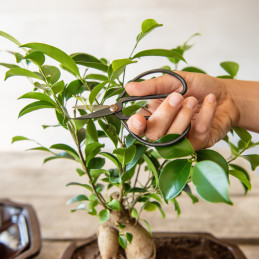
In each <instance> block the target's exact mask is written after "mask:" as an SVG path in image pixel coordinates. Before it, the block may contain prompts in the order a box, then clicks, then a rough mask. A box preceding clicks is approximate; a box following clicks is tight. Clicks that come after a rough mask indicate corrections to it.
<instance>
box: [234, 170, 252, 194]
mask: <svg viewBox="0 0 259 259" xmlns="http://www.w3.org/2000/svg"><path fill="white" fill-rule="evenodd" d="M229 174H231V175H233V176H234V177H236V178H237V179H239V180H240V181H241V182H242V183H243V184H244V185H245V186H246V187H247V188H248V189H249V190H251V183H250V182H249V180H248V179H247V177H246V175H245V174H244V173H243V172H242V171H238V170H230V171H229Z"/></svg>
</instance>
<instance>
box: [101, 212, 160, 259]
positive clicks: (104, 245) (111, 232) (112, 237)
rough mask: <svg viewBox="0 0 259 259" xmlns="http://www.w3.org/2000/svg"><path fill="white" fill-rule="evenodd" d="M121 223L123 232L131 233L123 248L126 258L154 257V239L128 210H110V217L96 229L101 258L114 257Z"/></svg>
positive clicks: (108, 258)
mask: <svg viewBox="0 0 259 259" xmlns="http://www.w3.org/2000/svg"><path fill="white" fill-rule="evenodd" d="M118 223H120V224H123V225H124V226H125V228H123V229H122V230H123V232H124V233H127V232H128V233H131V234H132V235H133V239H132V241H131V244H130V243H129V242H128V244H127V248H126V249H125V252H126V256H127V259H135V258H138V259H154V258H155V256H156V249H155V244H154V241H153V240H152V238H151V236H150V234H149V233H148V232H147V230H146V229H145V228H143V227H142V226H141V225H140V224H139V222H137V221H136V220H135V219H134V218H132V217H131V216H130V215H129V211H127V210H125V209H123V210H121V211H112V212H111V214H110V219H109V220H108V221H107V222H105V223H104V224H102V225H101V226H100V227H99V230H98V245H99V250H100V253H101V256H102V259H115V258H117V253H118V249H119V241H118V239H119V227H118Z"/></svg>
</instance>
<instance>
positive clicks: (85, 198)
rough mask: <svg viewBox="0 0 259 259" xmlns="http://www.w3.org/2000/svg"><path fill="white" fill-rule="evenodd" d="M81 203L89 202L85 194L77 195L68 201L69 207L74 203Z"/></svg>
mask: <svg viewBox="0 0 259 259" xmlns="http://www.w3.org/2000/svg"><path fill="white" fill-rule="evenodd" d="M80 201H88V197H87V196H86V195H84V194H80V195H77V196H75V197H73V198H71V199H70V200H68V201H67V205H69V204H71V203H74V202H80Z"/></svg>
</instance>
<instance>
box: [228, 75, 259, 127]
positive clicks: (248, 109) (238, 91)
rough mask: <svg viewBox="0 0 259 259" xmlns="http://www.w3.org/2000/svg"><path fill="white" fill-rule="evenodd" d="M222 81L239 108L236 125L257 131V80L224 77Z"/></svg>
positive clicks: (258, 99)
mask: <svg viewBox="0 0 259 259" xmlns="http://www.w3.org/2000/svg"><path fill="white" fill-rule="evenodd" d="M224 83H225V85H226V88H227V91H228V93H229V95H230V96H231V98H232V100H233V102H234V104H235V106H236V107H237V109H238V110H239V119H238V121H237V125H236V126H238V127H242V128H245V129H247V130H251V131H254V132H259V82H254V81H242V80H232V79H226V80H224Z"/></svg>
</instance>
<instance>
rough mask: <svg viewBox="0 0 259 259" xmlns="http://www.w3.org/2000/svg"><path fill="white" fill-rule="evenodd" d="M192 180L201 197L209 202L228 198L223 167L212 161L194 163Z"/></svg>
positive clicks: (226, 200)
mask: <svg viewBox="0 0 259 259" xmlns="http://www.w3.org/2000/svg"><path fill="white" fill-rule="evenodd" d="M192 182H193V184H194V185H195V187H196V191H197V193H198V194H199V196H200V197H201V198H203V199H204V200H206V201H209V202H225V203H227V204H230V205H231V204H232V202H231V201H230V199H229V194H228V188H229V181H228V177H227V175H226V173H225V171H224V169H223V168H222V167H221V166H219V165H218V164H217V163H215V162H213V161H202V162H198V163H196V165H195V166H194V169H193V174H192Z"/></svg>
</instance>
